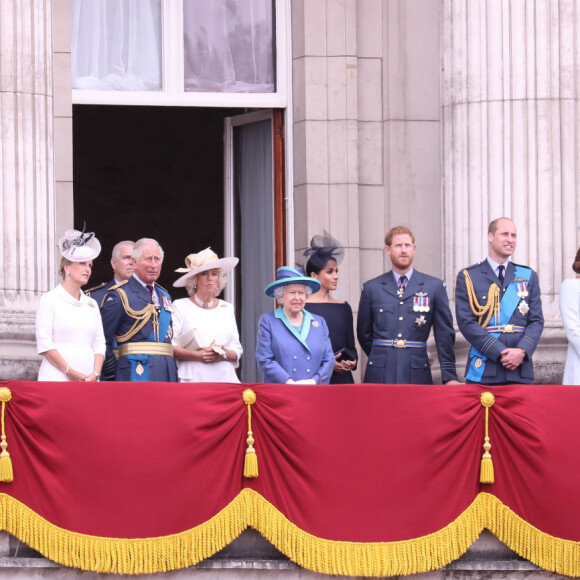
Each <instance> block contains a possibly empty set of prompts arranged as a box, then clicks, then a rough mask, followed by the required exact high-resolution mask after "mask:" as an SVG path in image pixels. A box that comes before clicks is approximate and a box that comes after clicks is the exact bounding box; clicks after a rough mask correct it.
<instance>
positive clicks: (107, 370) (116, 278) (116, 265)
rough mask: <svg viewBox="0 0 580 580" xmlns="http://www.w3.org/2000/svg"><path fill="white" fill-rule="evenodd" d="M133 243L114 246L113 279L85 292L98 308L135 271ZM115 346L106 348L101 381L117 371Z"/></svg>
mask: <svg viewBox="0 0 580 580" xmlns="http://www.w3.org/2000/svg"><path fill="white" fill-rule="evenodd" d="M134 247H135V242H132V241H130V240H124V241H122V242H119V243H118V244H115V247H114V248H113V252H112V254H111V268H113V279H112V280H111V281H110V282H107V283H104V282H103V283H102V284H100V285H99V286H95V287H94V288H91V289H90V290H87V291H86V294H87V296H90V297H91V298H93V300H95V301H96V302H97V304H98V305H99V307H101V306H102V305H103V300H104V299H105V295H106V294H107V292H108V291H109V289H111V288H112V287H113V286H115V285H116V284H119V283H120V282H125V280H128V279H129V278H130V277H131V276H132V275H133V271H134V269H135V263H134V261H133V248H134ZM117 354H118V353H117V345H116V343H114V341H113V343H112V344H111V345H108V346H107V353H106V355H105V362H104V363H103V368H102V370H101V377H100V380H101V381H114V380H115V372H116V370H117V356H116V355H117Z"/></svg>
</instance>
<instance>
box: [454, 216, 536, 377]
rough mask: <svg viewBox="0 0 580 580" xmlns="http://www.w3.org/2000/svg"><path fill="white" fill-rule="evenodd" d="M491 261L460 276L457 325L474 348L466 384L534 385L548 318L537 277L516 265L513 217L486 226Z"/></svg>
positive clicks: (532, 272)
mask: <svg viewBox="0 0 580 580" xmlns="http://www.w3.org/2000/svg"><path fill="white" fill-rule="evenodd" d="M487 241H488V244H489V254H488V257H487V258H486V259H485V260H483V262H480V263H479V264H475V265H473V266H469V267H468V268H466V269H465V270H462V271H461V272H459V274H458V275H457V283H456V286H455V312H456V318H457V326H458V327H459V330H460V331H461V333H462V334H463V336H464V337H465V338H466V339H467V341H468V342H469V343H470V344H471V350H470V351H469V355H468V357H467V367H466V370H465V378H466V379H467V382H468V383H479V384H482V385H505V384H512V383H524V384H529V383H533V382H534V365H533V363H532V355H533V354H534V351H535V350H536V347H537V346H538V341H539V340H540V335H541V334H542V329H543V328H544V317H543V315H542V301H541V298H540V286H539V284H538V276H537V275H536V273H535V272H534V271H533V270H532V269H531V268H528V267H527V266H521V265H519V264H514V263H513V262H511V261H510V257H511V256H512V254H513V253H514V250H515V249H516V242H517V229H516V225H515V224H514V222H513V221H512V220H511V219H509V218H505V217H502V218H498V219H495V220H493V221H492V222H491V223H490V224H489V227H488V234H487Z"/></svg>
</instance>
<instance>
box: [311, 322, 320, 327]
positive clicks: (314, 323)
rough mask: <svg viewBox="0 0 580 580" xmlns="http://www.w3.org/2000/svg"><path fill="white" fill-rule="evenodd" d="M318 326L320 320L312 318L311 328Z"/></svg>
mask: <svg viewBox="0 0 580 580" xmlns="http://www.w3.org/2000/svg"><path fill="white" fill-rule="evenodd" d="M319 326H320V322H318V320H313V321H312V327H313V328H318V327H319Z"/></svg>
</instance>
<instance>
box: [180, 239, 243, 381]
mask: <svg viewBox="0 0 580 580" xmlns="http://www.w3.org/2000/svg"><path fill="white" fill-rule="evenodd" d="M238 261H239V260H238V258H221V259H220V258H218V256H217V254H216V253H215V252H212V250H211V249H210V248H206V249H205V250H203V251H202V252H199V253H198V254H190V255H189V256H187V258H185V264H186V266H187V267H186V268H179V269H177V270H176V272H185V274H183V276H181V277H180V278H179V279H178V280H176V281H175V282H174V283H173V285H174V286H175V287H176V288H181V287H183V286H185V288H186V289H187V293H188V294H189V298H181V299H179V300H176V301H175V302H174V303H173V306H174V309H175V310H174V313H173V352H174V356H175V359H176V361H177V375H178V377H179V381H180V382H182V383H239V382H240V379H239V378H238V376H237V375H236V369H237V368H238V366H239V364H240V357H241V356H242V352H243V348H242V345H241V344H240V337H239V333H238V326H237V324H236V317H235V313H234V307H233V305H232V304H230V303H229V302H226V301H225V300H220V299H219V298H218V296H219V294H220V293H221V291H222V290H223V289H224V287H225V285H226V280H227V273H228V272H230V271H231V270H232V269H233V268H234V267H235V266H236V264H237V263H238Z"/></svg>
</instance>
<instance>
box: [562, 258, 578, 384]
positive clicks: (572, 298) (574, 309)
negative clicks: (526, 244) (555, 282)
mask: <svg viewBox="0 0 580 580" xmlns="http://www.w3.org/2000/svg"><path fill="white" fill-rule="evenodd" d="M572 269H573V270H574V272H576V277H575V278H568V279H567V280H564V281H563V282H562V286H561V287H560V313H561V315H562V320H563V321H564V329H565V330H566V338H567V339H568V354H567V355H566V366H565V368H564V378H563V379H562V384H564V385H580V248H579V249H578V252H576V258H575V260H574V264H572Z"/></svg>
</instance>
